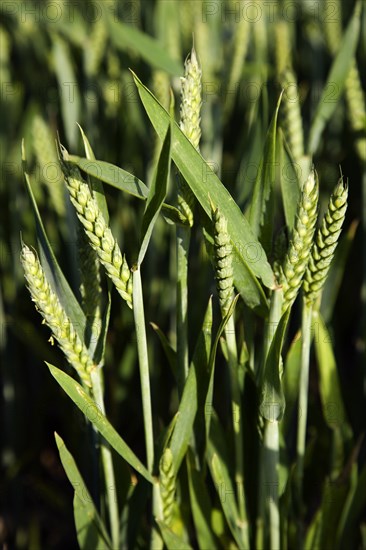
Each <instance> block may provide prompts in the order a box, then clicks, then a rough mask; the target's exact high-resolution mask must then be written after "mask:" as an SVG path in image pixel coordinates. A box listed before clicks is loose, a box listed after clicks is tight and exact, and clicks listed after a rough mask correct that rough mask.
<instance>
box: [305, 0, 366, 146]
mask: <svg viewBox="0 0 366 550" xmlns="http://www.w3.org/2000/svg"><path fill="white" fill-rule="evenodd" d="M360 11H361V3H360V2H357V4H356V7H355V9H354V12H353V16H352V18H351V20H350V22H349V23H348V26H347V30H346V32H345V34H344V37H343V39H342V43H341V45H340V48H339V50H338V52H337V55H336V57H335V59H334V61H333V64H332V67H331V69H330V72H329V75H328V79H327V83H326V85H325V86H324V89H323V92H322V95H321V97H320V100H319V103H318V105H317V108H316V111H315V115H314V120H313V123H312V125H311V128H310V134H309V147H308V151H309V155H310V156H313V155H314V153H315V152H316V150H317V148H318V145H319V141H320V138H321V135H322V133H323V130H324V128H325V125H326V124H327V122H328V120H329V119H330V118H331V116H332V114H333V113H334V111H335V108H336V106H337V103H338V101H339V99H340V97H341V95H342V92H343V89H344V85H345V82H346V78H347V76H348V73H349V71H350V68H351V65H352V62H353V59H354V55H355V52H356V46H357V42H358V38H359V34H360ZM334 94H335V95H334Z"/></svg>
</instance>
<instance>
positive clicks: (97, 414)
mask: <svg viewBox="0 0 366 550" xmlns="http://www.w3.org/2000/svg"><path fill="white" fill-rule="evenodd" d="M46 365H47V366H48V368H49V369H50V371H51V374H52V376H53V377H54V378H55V379H56V380H57V382H58V383H59V384H60V386H61V388H62V389H63V390H64V391H65V393H67V395H68V396H69V397H70V399H71V400H72V401H73V402H74V403H75V405H76V406H77V407H78V408H79V409H80V410H81V412H82V413H83V414H85V416H86V417H87V418H88V419H89V420H90V422H91V423H92V424H93V426H95V428H96V429H97V430H98V431H99V432H100V433H101V434H102V436H103V437H104V438H105V439H106V441H107V442H108V443H109V444H110V445H111V447H113V449H114V450H115V451H117V453H118V454H119V455H120V456H121V457H122V458H124V459H125V460H126V462H128V464H129V465H130V466H132V468H134V469H135V470H136V471H137V472H138V473H139V474H141V475H142V476H143V477H144V478H145V479H147V481H149V482H150V483H154V479H153V477H152V476H151V474H149V472H148V471H147V469H146V468H145V466H144V465H143V464H142V462H141V461H140V459H139V458H137V456H136V455H135V453H134V452H133V451H132V450H131V449H130V447H129V446H128V445H127V443H125V442H124V441H123V439H122V438H121V436H120V435H119V434H118V433H117V432H116V430H115V429H114V428H113V426H112V425H111V424H110V423H109V421H108V420H107V418H106V417H105V416H104V414H102V412H101V411H100V410H99V409H98V407H97V405H96V404H95V402H94V401H93V399H91V398H90V397H89V395H88V394H87V393H86V392H85V391H84V390H83V388H82V387H81V386H80V384H78V383H77V382H76V381H75V380H74V379H73V378H71V377H70V376H69V375H68V374H66V373H64V372H62V371H61V370H60V369H57V368H56V367H54V366H53V365H50V364H49V363H46Z"/></svg>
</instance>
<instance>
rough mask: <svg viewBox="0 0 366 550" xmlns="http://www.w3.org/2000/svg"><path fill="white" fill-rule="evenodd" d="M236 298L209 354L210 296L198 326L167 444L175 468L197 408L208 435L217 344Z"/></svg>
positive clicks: (186, 443) (180, 459)
mask: <svg viewBox="0 0 366 550" xmlns="http://www.w3.org/2000/svg"><path fill="white" fill-rule="evenodd" d="M237 301H238V296H236V297H235V299H234V300H233V302H232V304H231V306H230V308H229V310H228V313H227V315H226V316H225V318H224V319H223V320H222V321H221V323H220V326H219V328H218V330H217V333H216V336H215V339H214V341H213V343H212V346H211V350H210V354H209V358H208V355H207V352H208V346H209V344H210V343H211V327H212V309H211V308H212V303H211V300H210V303H209V306H208V308H207V311H206V315H205V319H204V322H203V326H202V329H201V337H200V339H199V340H198V343H197V346H196V349H195V353H194V356H193V360H192V364H191V366H190V369H189V373H188V377H187V381H186V383H185V386H184V390H183V395H182V399H181V402H180V404H179V410H178V418H177V423H176V425H175V429H174V432H173V435H172V440H171V444H170V448H171V451H172V454H173V463H174V469H175V472H178V469H179V466H180V464H181V462H182V460H183V458H184V455H185V454H186V451H187V448H188V444H189V441H190V438H191V436H192V430H193V422H194V419H195V416H196V413H197V410H198V409H199V410H200V412H201V414H200V416H201V418H202V416H203V417H204V419H205V426H204V427H205V430H206V437H208V433H209V429H210V420H211V411H212V387H213V379H214V365H215V358H216V352H217V346H218V343H219V340H220V338H221V335H222V333H223V331H224V329H225V326H226V324H227V322H228V320H229V319H230V316H231V315H232V314H233V311H234V308H235V306H236V303H237ZM207 361H208V362H207ZM206 365H207V367H206ZM202 428H203V427H202ZM204 439H205V438H204V436H203V440H204Z"/></svg>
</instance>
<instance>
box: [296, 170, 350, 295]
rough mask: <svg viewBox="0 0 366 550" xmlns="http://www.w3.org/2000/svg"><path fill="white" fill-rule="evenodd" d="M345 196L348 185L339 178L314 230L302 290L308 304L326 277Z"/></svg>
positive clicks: (338, 234) (317, 292)
mask: <svg viewBox="0 0 366 550" xmlns="http://www.w3.org/2000/svg"><path fill="white" fill-rule="evenodd" d="M347 197H348V187H347V185H344V183H343V178H341V179H340V180H339V182H338V185H337V186H336V188H335V190H334V192H333V194H332V196H331V197H330V200H329V204H328V209H327V212H326V214H325V216H324V218H323V221H322V224H321V226H320V228H319V229H318V231H317V232H316V237H315V241H314V245H313V248H312V250H311V255H310V259H309V263H308V266H307V269H306V273H305V278H304V284H303V291H304V298H305V301H306V302H307V303H309V304H312V303H314V302H315V301H316V299H317V297H318V296H319V294H320V292H321V290H322V288H323V286H324V283H325V280H326V278H327V275H328V271H329V268H330V265H331V262H332V260H333V257H334V253H335V250H336V248H337V245H338V241H339V236H340V234H341V230H342V225H343V222H344V218H345V215H346V210H347Z"/></svg>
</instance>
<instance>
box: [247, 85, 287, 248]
mask: <svg viewBox="0 0 366 550" xmlns="http://www.w3.org/2000/svg"><path fill="white" fill-rule="evenodd" d="M281 99H282V93H281V95H280V97H279V99H278V102H277V106H276V110H275V112H274V115H273V117H272V121H271V124H270V127H269V129H268V132H267V136H266V140H265V143H264V147H263V153H262V157H261V160H260V163H259V166H258V171H257V177H256V179H255V183H254V189H253V199H252V201H251V206H250V215H249V221H250V225H251V228H252V230H253V233H254V235H255V236H256V237H257V238H258V239H260V240H261V242H262V243H264V246H265V248H266V250H267V251H268V250H270V249H271V243H270V242H269V240H270V239H271V236H272V233H273V231H272V226H273V211H274V209H273V200H270V197H271V193H272V192H273V188H274V184H275V181H276V134H277V118H278V111H279V108H280V104H281ZM261 237H262V238H261Z"/></svg>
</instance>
